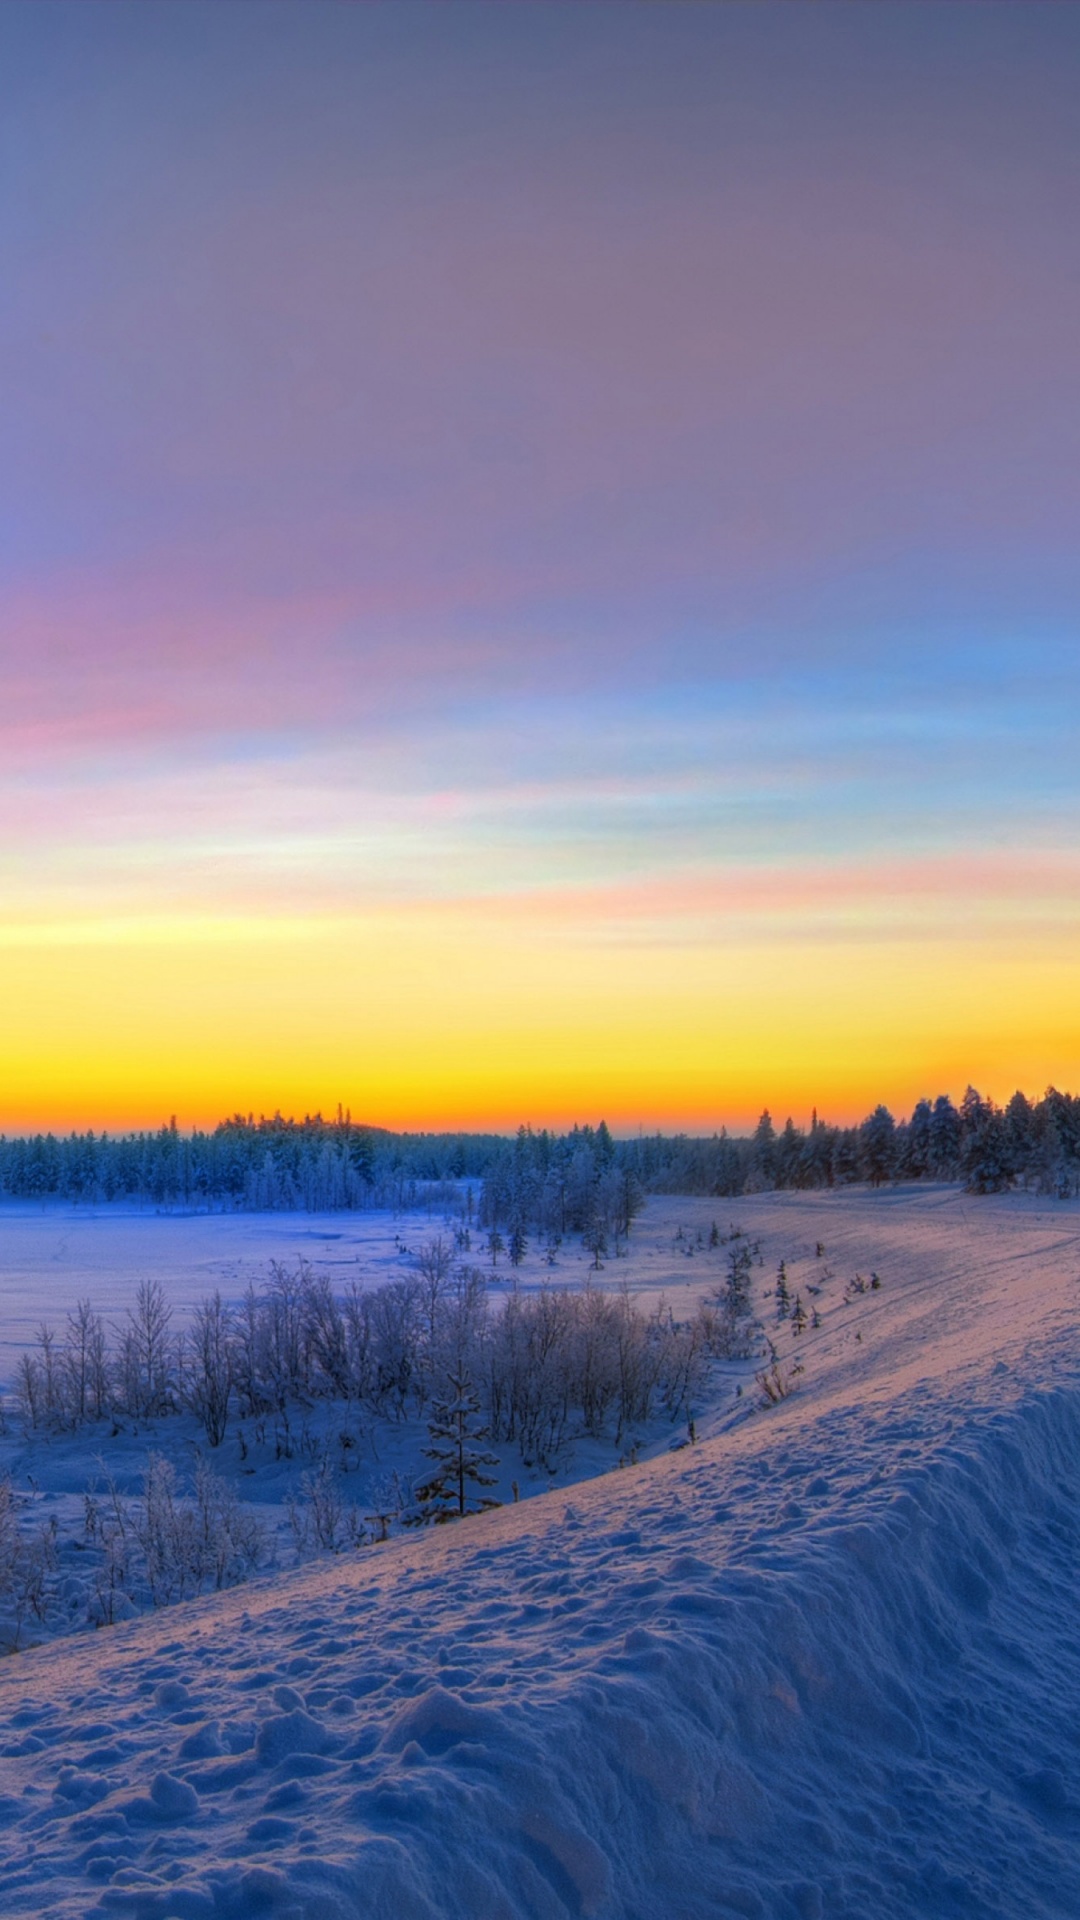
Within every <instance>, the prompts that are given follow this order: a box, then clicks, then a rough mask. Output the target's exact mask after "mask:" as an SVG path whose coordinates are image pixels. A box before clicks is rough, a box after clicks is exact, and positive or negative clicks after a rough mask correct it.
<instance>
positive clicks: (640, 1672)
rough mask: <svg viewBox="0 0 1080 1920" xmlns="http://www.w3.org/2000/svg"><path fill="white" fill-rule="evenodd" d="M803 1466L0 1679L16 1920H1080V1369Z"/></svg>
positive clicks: (399, 1560) (759, 1470)
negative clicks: (1079, 1570)
mask: <svg viewBox="0 0 1080 1920" xmlns="http://www.w3.org/2000/svg"><path fill="white" fill-rule="evenodd" d="M764 1425H765V1423H764V1422H762V1424H761V1425H760V1426H759V1427H758V1429H757V1430H756V1435H757V1436H760V1435H761V1434H762V1432H763V1430H764ZM780 1438H781V1444H780V1445H779V1447H770V1446H765V1445H762V1444H760V1443H759V1444H756V1445H755V1444H751V1436H750V1435H747V1436H746V1437H745V1438H744V1439H743V1444H742V1445H741V1446H739V1447H732V1446H730V1445H725V1443H724V1442H722V1441H716V1442H711V1443H709V1444H708V1445H707V1446H704V1447H701V1448H698V1449H697V1450H695V1451H694V1452H690V1451H689V1450H688V1452H687V1453H686V1454H682V1455H679V1456H678V1457H677V1458H674V1459H671V1460H663V1461H658V1462H655V1463H653V1464H652V1465H650V1466H649V1467H646V1468H643V1469H638V1470H635V1471H633V1472H624V1473H621V1474H618V1475H613V1476H609V1478H608V1479H607V1480H604V1481H596V1482H592V1483H590V1485H589V1486H588V1487H585V1488H582V1489H579V1490H576V1492H575V1495H574V1497H573V1500H572V1501H571V1502H570V1503H569V1504H568V1503H567V1502H566V1500H565V1499H564V1498H562V1497H560V1496H550V1497H546V1498H543V1499H541V1500H538V1501H535V1502H533V1503H531V1505H530V1507H529V1508H528V1509H519V1510H517V1511H516V1512H512V1513H503V1514H495V1515H492V1516H491V1517H490V1518H485V1519H479V1520H474V1521H471V1522H469V1523H468V1524H467V1525H466V1526H464V1527H461V1528H459V1529H454V1530H452V1537H450V1538H445V1537H443V1536H441V1535H440V1536H439V1537H438V1538H430V1539H427V1540H423V1541H418V1542H415V1543H413V1542H409V1543H407V1544H404V1545H402V1546H397V1545H393V1544H392V1545H390V1546H388V1547H387V1548H384V1549H381V1550H372V1551H371V1552H369V1554H368V1555H367V1556H366V1557H364V1558H363V1559H362V1560H360V1561H358V1562H354V1563H350V1564H349V1565H348V1566H347V1567H341V1566H335V1567H332V1568H330V1569H329V1570H319V1571H318V1572H315V1573H312V1572H307V1573H302V1574H298V1575H295V1576H293V1577H291V1578H287V1579H285V1580H283V1581H281V1582H280V1583H279V1584H278V1585H277V1586H274V1585H272V1584H270V1583H266V1584H265V1585H262V1586H260V1587H258V1588H256V1589H252V1590H251V1591H249V1592H248V1593H247V1594H246V1595H244V1596H243V1601H241V1600H240V1598H239V1597H238V1596H226V1597H225V1598H224V1599H223V1600H222V1601H221V1602H219V1603H217V1604H216V1605H211V1604H209V1603H198V1604H196V1605H194V1606H192V1607H190V1608H183V1609H179V1610H174V1611H173V1612H171V1613H170V1614H169V1615H168V1616H167V1617H164V1618H161V1619H157V1620H154V1621H148V1622H147V1621H144V1622H140V1623H137V1624H136V1625H134V1626H132V1627H126V1628H121V1629H118V1630H116V1631H114V1632H113V1633H111V1634H108V1635H104V1634H103V1635H101V1636H98V1637H97V1638H95V1639H94V1640H93V1641H92V1642H91V1643H89V1644H87V1643H83V1644H82V1645H81V1646H80V1647H79V1648H78V1650H77V1651H76V1650H73V1649H72V1648H71V1647H70V1646H64V1647H59V1648H53V1649H42V1650H41V1651H40V1652H39V1653H34V1654H31V1655H28V1656H25V1657H24V1658H23V1659H21V1660H19V1661H16V1662H11V1663H9V1664H8V1665H7V1666H6V1667H5V1669H4V1673H3V1677H2V1687H3V1700H4V1707H5V1715H6V1727H7V1736H6V1740H5V1748H4V1757H3V1761H2V1763H0V1765H2V1773H0V1794H2V1796H3V1797H2V1801H0V1805H2V1809H3V1814H4V1820H5V1831H6V1839H5V1843H4V1844H5V1849H6V1851H7V1855H8V1858H7V1862H6V1864H5V1869H4V1873H3V1878H2V1891H0V1911H2V1912H3V1913H6V1914H26V1915H30V1914H40V1913H41V1912H43V1911H44V1910H46V1909H47V1910H48V1911H49V1912H50V1913H55V1914H57V1915H72V1916H74V1915H83V1914H89V1913H100V1914H102V1915H105V1914H117V1913H125V1914H132V1915H135V1916H138V1920H151V1917H153V1920H159V1917H160V1920H169V1916H177V1920H186V1917H188V1916H199V1915H206V1916H208V1920H209V1917H210V1916H214V1920H217V1917H218V1916H223V1917H228V1916H236V1920H240V1917H241V1916H243V1917H244V1920H246V1917H247V1916H248V1915H256V1914H261V1913H267V1914H275V1915H276V1914H282V1915H284V1914H289V1915H302V1916H305V1920H338V1917H339V1916H340V1920H345V1917H346V1916H349V1917H350V1920H351V1916H354V1915H355V1916H360V1915H365V1916H366V1915H371V1916H383V1915H385V1916H386V1920H391V1916H393V1917H394V1920H402V1916H405V1920H414V1917H415V1920H435V1917H436V1916H437V1917H438V1920H451V1917H454V1920H456V1917H457V1916H461V1920H476V1916H480V1915H488V1914H490V1915H492V1916H495V1915H505V1916H511V1915H514V1916H516V1915H540V1916H556V1915H558V1916H562V1915H566V1914H570V1915H584V1916H597V1917H598V1920H602V1917H603V1916H605V1915H611V1916H614V1915H620V1916H628V1917H629V1916H634V1917H635V1920H637V1916H641V1920H646V1916H656V1920H670V1916H672V1915H674V1914H677V1915H679V1916H686V1920H692V1917H694V1916H698V1915H700V1916H702V1917H703V1920H704V1916H706V1915H707V1916H726V1915H729V1914H730V1915H743V1916H761V1917H762V1920H774V1916H775V1917H776V1920H784V1917H786V1916H788V1915H790V1916H799V1917H801V1920H806V1917H808V1916H809V1917H810V1920H813V1916H829V1920H846V1917H847V1916H850V1920H856V1917H858V1920H864V1917H865V1916H866V1915H867V1914H869V1913H875V1914H877V1915H880V1916H882V1917H883V1920H887V1917H888V1916H893V1915H896V1916H901V1915H902V1916H914V1915H925V1914H939V1913H940V1914H951V1913H957V1914H973V1915H974V1914H978V1915H984V1914H985V1915H1002V1916H1006V1915H1009V1916H1018V1915H1020V1914H1024V1915H1028V1916H1031V1915H1043V1914H1045V1915H1055V1914H1060V1915H1062V1916H1064V1915H1075V1913H1077V1912H1078V1911H1080V1783H1078V1778H1077V1759H1078V1753H1077V1749H1078V1732H1080V1726H1078V1720H1077V1706H1078V1704H1080V1630H1078V1627H1077V1624H1076V1617H1075V1603H1074V1583H1075V1571H1076V1567H1077V1565H1078V1561H1080V1520H1078V1516H1077V1505H1076V1500H1075V1487H1076V1484H1077V1479H1078V1475H1080V1387H1078V1385H1077V1384H1076V1376H1075V1375H1074V1376H1072V1377H1071V1378H1069V1379H1067V1380H1065V1381H1063V1382H1062V1384H1059V1385H1056V1386H1054V1387H1052V1388H1050V1389H1048V1390H1039V1389H1036V1388H1034V1387H1032V1388H1029V1389H1026V1390H1024V1391H1022V1392H1021V1393H1020V1394H1019V1396H1018V1397H1016V1398H1014V1399H1013V1401H1012V1404H1010V1405H1009V1406H1007V1407H1005V1408H998V1409H995V1408H994V1406H993V1404H992V1399H991V1397H989V1396H988V1397H987V1401H986V1403H985V1404H983V1405H981V1406H978V1407H976V1408H975V1409H970V1408H967V1409H961V1408H959V1407H957V1406H956V1405H955V1404H954V1403H953V1402H952V1401H951V1400H950V1398H949V1397H948V1396H938V1397H936V1398H933V1399H931V1400H928V1399H927V1396H926V1395H925V1394H923V1393H921V1392H919V1391H915V1392H911V1393H909V1394H907V1395H903V1396H901V1397H899V1398H898V1399H897V1401H896V1402H895V1403H894V1404H893V1405H892V1406H891V1407H889V1408H888V1409H887V1410H886V1411H885V1412H881V1411H878V1412H876V1413H874V1414H870V1413H868V1412H866V1411H865V1410H863V1409H861V1408H859V1407H857V1406H856V1407H850V1408H840V1409H835V1410H830V1411H829V1412H828V1413H826V1414H825V1415H824V1416H821V1417H819V1418H818V1419H816V1420H811V1421H808V1422H807V1421H804V1422H802V1423H799V1422H796V1421H794V1420H789V1421H788V1422H787V1423H786V1424H785V1426H784V1429H783V1432H782V1435H781V1436H780Z"/></svg>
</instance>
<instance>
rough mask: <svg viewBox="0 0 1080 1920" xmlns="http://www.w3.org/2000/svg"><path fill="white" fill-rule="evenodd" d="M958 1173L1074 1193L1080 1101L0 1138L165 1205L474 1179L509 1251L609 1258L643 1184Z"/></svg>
mask: <svg viewBox="0 0 1080 1920" xmlns="http://www.w3.org/2000/svg"><path fill="white" fill-rule="evenodd" d="M893 1180H951V1181H953V1180H961V1181H963V1182H964V1183H965V1185H966V1186H967V1187H968V1188H969V1189H970V1190H971V1191H972V1192H975V1193H990V1192H999V1191H1001V1190H1003V1189H1005V1188H1008V1187H1011V1186H1021V1187H1025V1188H1028V1189H1030V1190H1032V1191H1035V1192H1038V1193H1046V1194H1053V1195H1056V1196H1059V1197H1062V1198H1065V1197H1068V1196H1069V1195H1072V1194H1076V1193H1078V1192H1080V1099H1078V1098H1077V1097H1075V1096H1074V1095H1072V1094H1068V1093H1061V1092H1059V1091H1058V1090H1057V1088H1055V1087H1051V1088H1049V1089H1048V1091H1047V1092H1046V1094H1045V1095H1044V1096H1043V1098H1042V1099H1041V1100H1037V1101H1031V1100H1029V1099H1028V1098H1027V1097H1026V1096H1025V1095H1024V1094H1023V1093H1020V1092H1017V1093H1014V1094H1013V1096H1012V1098H1011V1100H1009V1101H1008V1103H1007V1104H1006V1105H1005V1106H1004V1107H998V1106H996V1105H995V1103H994V1102H993V1101H991V1100H987V1099H984V1098H983V1097H982V1096H981V1095H980V1094H979V1093H977V1092H976V1090H975V1089H974V1088H973V1087H969V1088H968V1089H967V1092H966V1093H965V1095H964V1097H963V1099H962V1100H961V1102H960V1104H959V1106H956V1105H954V1104H953V1101H952V1100H951V1099H950V1098H949V1096H948V1094H939V1095H938V1096H937V1098H936V1099H934V1100H930V1099H923V1100H920V1101H918V1103H917V1104H916V1106H915V1107H914V1109H913V1111H912V1113H911V1115H910V1117H909V1118H907V1119H899V1120H897V1119H895V1118H894V1116H893V1115H892V1114H891V1113H890V1112H889V1110H888V1108H887V1107H885V1106H877V1107H876V1108H875V1109H874V1111H873V1112H872V1113H871V1114H869V1115H868V1116H867V1117H866V1119H865V1120H863V1121H862V1122H861V1123H860V1124H859V1125H857V1126H850V1127H843V1126H834V1125H831V1124H830V1123H828V1122H827V1121H825V1120H819V1119H818V1117H817V1115H816V1113H815V1115H814V1117H813V1119H812V1121H811V1124H810V1126H809V1128H807V1129H802V1128H799V1127H797V1126H796V1125H795V1123H794V1121H793V1120H791V1119H788V1120H787V1121H786V1123H785V1124H784V1125H783V1126H782V1127H777V1126H775V1125H774V1123H773V1120H772V1117H771V1116H770V1114H769V1113H768V1112H765V1113H763V1114H762V1116H761V1119H760V1120H759V1122H758V1124H757V1126H756V1127H755V1129H754V1131H753V1132H752V1133H751V1134H748V1135H745V1136H738V1135H731V1134H728V1133H727V1132H726V1130H721V1131H720V1132H719V1133H716V1134H713V1135H712V1136H711V1137H710V1138H696V1137H693V1136H690V1135H686V1134H676V1135H670V1134H669V1135H665V1134H661V1133H656V1134H648V1135H643V1136H639V1137H638V1138H636V1139H632V1140H616V1139H614V1138H613V1136H612V1134H611V1132H610V1130H609V1128H608V1127H607V1125H606V1124H605V1123H604V1122H603V1121H601V1122H600V1124H599V1126H596V1127H592V1126H576V1127H573V1128H571V1129H570V1130H569V1132H566V1133H561V1134H560V1133H557V1132H554V1131H550V1130H548V1129H546V1128H543V1129H539V1130H535V1131H534V1130H533V1129H532V1128H528V1127H522V1128H520V1129H519V1130H518V1133H517V1135H516V1136H514V1137H510V1138H508V1137H507V1136H505V1135H500V1134H468V1133H415V1134H411V1133H392V1132H389V1131H388V1130H386V1129H383V1128H378V1127H371V1126H367V1125H363V1124H359V1123H357V1122H355V1121H353V1120H352V1118H351V1116H350V1115H349V1114H348V1113H344V1112H342V1111H341V1110H340V1109H339V1111H338V1114H337V1116H336V1117H335V1118H334V1119H332V1120H325V1119H323V1117H322V1116H321V1115H320V1114H315V1115H314V1116H311V1115H308V1116H305V1118H304V1119H303V1120H293V1119H285V1118H283V1117H282V1116H281V1115H280V1114H274V1115H273V1116H272V1118H270V1119H267V1118H265V1117H260V1118H259V1119H258V1120H256V1119H255V1118H254V1117H253V1116H251V1115H248V1116H247V1117H246V1118H245V1117H244V1116H242V1115H239V1114H237V1115H234V1116H233V1117H232V1118H231V1119H228V1120H223V1121H222V1122H221V1123H220V1125H218V1126H217V1127H215V1128H213V1129H212V1130H211V1131H207V1132H200V1131H195V1132H193V1133H190V1134H189V1133H182V1132H181V1131H180V1130H179V1129H178V1127H177V1125H176V1122H175V1121H172V1122H170V1123H169V1125H167V1126H164V1127H161V1128H159V1129H157V1130H156V1131H153V1132H142V1133H128V1134H123V1135H116V1136H110V1135H108V1134H105V1133H100V1134H95V1133H93V1132H88V1133H71V1134H68V1135H66V1136H57V1135H54V1134H52V1133H47V1134H40V1133H39V1134H35V1135H33V1136H32V1137H30V1138H22V1137H17V1138H7V1137H3V1136H0V1196H3V1197H6V1198H10V1199H19V1200H42V1201H47V1200H50V1199H58V1200H65V1201H69V1202H70V1201H74V1202H85V1203H95V1202H102V1201H109V1200H127V1201H135V1202H137V1203H140V1204H146V1205H152V1206H157V1207H206V1208H211V1209H221V1210H225V1209H229V1210H232V1209H240V1210H248V1211H264V1210H273V1209H282V1210H300V1211H302V1210H306V1211H309V1212H324V1211H325V1212H330V1211H338V1210H352V1209H363V1208H379V1207H384V1208H385V1207H389V1208H394V1209H398V1210H404V1209H408V1208H422V1207H427V1208H429V1209H430V1210H432V1211H434V1212H442V1213H444V1214H447V1215H449V1214H453V1213H456V1212H457V1211H458V1210H459V1209H460V1208H461V1207H462V1206H463V1205H464V1204H465V1203H466V1201H467V1200H468V1198H469V1195H470V1193H471V1191H472V1189H473V1188H474V1187H479V1189H480V1202H479V1216H480V1221H481V1224H482V1225H484V1226H486V1227H487V1228H488V1229H489V1232H491V1233H494V1234H495V1235H496V1236H497V1239H498V1240H500V1241H501V1242H502V1243H503V1244H505V1246H506V1247H507V1250H508V1251H510V1253H511V1257H513V1256H514V1254H515V1253H518V1254H520V1252H521V1250H522V1243H523V1241H524V1239H525V1237H527V1236H540V1237H541V1238H542V1239H543V1240H544V1241H545V1242H547V1243H549V1244H553V1243H556V1242H557V1241H558V1240H559V1239H560V1238H561V1237H562V1236H563V1235H565V1234H567V1233H576V1234H580V1235H582V1236H583V1238H584V1239H585V1244H586V1246H592V1248H593V1249H594V1251H595V1253H596V1257H597V1259H599V1256H600V1251H601V1243H603V1247H604V1248H606V1249H608V1250H610V1249H611V1247H612V1245H614V1247H615V1248H616V1249H617V1247H618V1244H619V1242H620V1241H621V1240H622V1239H623V1238H624V1237H625V1235H626V1234H627V1233H628V1232H629V1230H630V1227H631V1224H632V1222H633V1219H634V1217H635V1214H636V1213H637V1212H638V1211H639V1210H640V1208H641V1205H642V1203H643V1200H644V1197H645V1195H646V1194H648V1193H682V1194H707V1195H728V1196H732V1197H734V1196H736V1195H739V1194H745V1193H758V1192H763V1191H768V1190H770V1189H772V1188H777V1187H808V1188H809V1187H833V1186H844V1185H848V1184H851V1183H856V1182H868V1183H869V1184H871V1185H881V1184H882V1183H884V1182H886V1181H893Z"/></svg>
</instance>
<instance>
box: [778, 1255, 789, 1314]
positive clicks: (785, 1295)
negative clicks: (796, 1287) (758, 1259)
mask: <svg viewBox="0 0 1080 1920" xmlns="http://www.w3.org/2000/svg"><path fill="white" fill-rule="evenodd" d="M790 1311H791V1295H790V1294H789V1292H788V1284H787V1264H786V1262H785V1261H783V1260H781V1262H780V1265H779V1268H778V1269H777V1274H776V1318H777V1320H778V1321H779V1320H786V1319H787V1317H788V1314H789V1313H790Z"/></svg>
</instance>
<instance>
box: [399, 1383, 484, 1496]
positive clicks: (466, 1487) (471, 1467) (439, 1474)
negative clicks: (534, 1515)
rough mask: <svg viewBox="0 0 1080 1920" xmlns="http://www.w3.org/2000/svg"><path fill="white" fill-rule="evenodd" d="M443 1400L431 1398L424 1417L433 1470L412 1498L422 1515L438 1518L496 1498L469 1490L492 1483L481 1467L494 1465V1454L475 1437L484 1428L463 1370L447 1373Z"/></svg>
mask: <svg viewBox="0 0 1080 1920" xmlns="http://www.w3.org/2000/svg"><path fill="white" fill-rule="evenodd" d="M447 1385H448V1388H449V1392H448V1394H447V1396H446V1398H445V1399H441V1400H436V1401H435V1402H434V1404H433V1407H432V1412H431V1418H430V1420H429V1421H428V1435H429V1438H430V1441H431V1444H430V1446H427V1447H425V1448H424V1455H425V1458H426V1459H428V1460H433V1461H434V1462H435V1470H434V1472H433V1473H432V1474H431V1475H430V1476H429V1478H428V1479H427V1480H425V1481H424V1482H423V1484H422V1485H421V1486H419V1487H417V1489H416V1500H417V1504H418V1506H419V1507H420V1508H421V1510H422V1517H423V1518H424V1519H425V1520H434V1521H437V1522H442V1521H445V1520H454V1519H461V1518H463V1517H464V1515H465V1514H466V1513H477V1512H480V1511H481V1510H483V1509H485V1508H487V1507H497V1506H498V1505H499V1502H498V1501H497V1500H492V1499H490V1498H489V1497H488V1496H487V1495H486V1494H484V1493H478V1492H474V1489H480V1488H483V1487H493V1486H494V1485H495V1477H494V1475H493V1474H490V1473H486V1472H485V1471H484V1469H485V1468H486V1467H497V1466H498V1464H499V1462H498V1458H497V1457H496V1455H495V1454H493V1453H488V1452H486V1451H485V1450H484V1449H483V1447H482V1446H481V1444H480V1443H481V1442H482V1441H484V1440H486V1439H487V1429H486V1427H485V1426H484V1425H483V1422H482V1418H481V1413H480V1401H479V1399H478V1397H477V1394H476V1389H475V1388H474V1386H473V1384H472V1381H471V1380H470V1379H469V1376H468V1374H467V1373H465V1372H461V1373H451V1374H450V1376H449V1379H448V1382H447Z"/></svg>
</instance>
